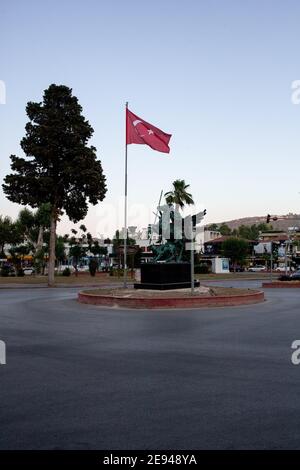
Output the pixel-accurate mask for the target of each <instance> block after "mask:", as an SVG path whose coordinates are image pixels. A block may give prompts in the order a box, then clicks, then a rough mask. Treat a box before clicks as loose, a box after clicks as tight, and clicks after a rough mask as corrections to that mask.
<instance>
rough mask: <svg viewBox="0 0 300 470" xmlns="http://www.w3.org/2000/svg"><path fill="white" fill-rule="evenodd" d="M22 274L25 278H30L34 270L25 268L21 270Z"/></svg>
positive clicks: (28, 267)
mask: <svg viewBox="0 0 300 470" xmlns="http://www.w3.org/2000/svg"><path fill="white" fill-rule="evenodd" d="M23 273H24V274H25V276H31V275H32V274H34V268H33V267H31V266H27V267H26V268H23Z"/></svg>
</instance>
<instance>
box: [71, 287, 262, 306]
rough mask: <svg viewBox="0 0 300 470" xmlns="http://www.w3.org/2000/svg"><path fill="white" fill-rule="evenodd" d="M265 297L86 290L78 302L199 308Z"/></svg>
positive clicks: (260, 294)
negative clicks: (149, 295)
mask: <svg viewBox="0 0 300 470" xmlns="http://www.w3.org/2000/svg"><path fill="white" fill-rule="evenodd" d="M264 299H265V297H264V293H263V292H262V291H257V292H250V293H249V294H241V295H224V296H216V297H214V296H209V297H208V296H203V297H177V298H176V297H173V298H171V297H169V298H163V297H162V298H157V297H156V298H152V299H151V298H128V297H115V296H109V295H95V294H89V293H86V292H79V293H78V302H80V303H83V304H89V305H102V306H105V307H121V308H135V309H164V308H199V307H227V306H236V305H247V304H256V303H259V302H263V301H264Z"/></svg>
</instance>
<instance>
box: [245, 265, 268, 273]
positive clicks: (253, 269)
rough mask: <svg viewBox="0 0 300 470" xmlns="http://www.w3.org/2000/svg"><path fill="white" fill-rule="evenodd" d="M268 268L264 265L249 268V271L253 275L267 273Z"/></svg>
mask: <svg viewBox="0 0 300 470" xmlns="http://www.w3.org/2000/svg"><path fill="white" fill-rule="evenodd" d="M266 270H267V269H266V267H265V266H263V265H259V264H258V265H256V266H250V268H248V271H250V272H252V273H258V272H263V271H266Z"/></svg>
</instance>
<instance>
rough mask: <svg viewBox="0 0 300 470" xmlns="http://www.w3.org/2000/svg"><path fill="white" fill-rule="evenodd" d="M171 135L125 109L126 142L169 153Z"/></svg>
mask: <svg viewBox="0 0 300 470" xmlns="http://www.w3.org/2000/svg"><path fill="white" fill-rule="evenodd" d="M171 137H172V135H171V134H166V133H165V132H163V131H161V130H160V129H158V128H157V127H155V126H153V125H152V124H149V122H146V121H144V119H141V118H139V117H138V116H136V115H135V114H133V113H132V112H131V111H129V109H128V108H127V109H126V144H144V145H149V147H151V148H152V149H153V150H157V151H158V152H164V153H169V152H170V148H169V146H168V143H169V141H170V139H171Z"/></svg>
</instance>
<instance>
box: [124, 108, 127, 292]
mask: <svg viewBox="0 0 300 470" xmlns="http://www.w3.org/2000/svg"><path fill="white" fill-rule="evenodd" d="M127 108H128V101H126V106H125V122H126V125H125V129H126V131H125V188H124V189H125V191H124V231H125V233H124V266H123V269H124V289H126V288H127V146H128V145H127Z"/></svg>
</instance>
